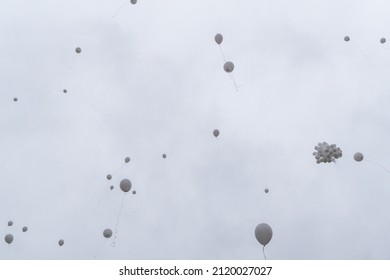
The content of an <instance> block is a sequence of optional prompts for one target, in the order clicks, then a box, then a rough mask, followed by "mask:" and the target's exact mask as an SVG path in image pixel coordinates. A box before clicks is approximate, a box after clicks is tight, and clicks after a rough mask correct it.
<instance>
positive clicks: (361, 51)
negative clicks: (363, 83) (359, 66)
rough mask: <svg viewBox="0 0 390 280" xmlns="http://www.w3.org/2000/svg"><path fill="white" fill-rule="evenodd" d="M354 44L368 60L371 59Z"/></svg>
mask: <svg viewBox="0 0 390 280" xmlns="http://www.w3.org/2000/svg"><path fill="white" fill-rule="evenodd" d="M352 44H353V45H354V46H355V47H356V48H357V49H358V50H359V51H360V52H361V53H362V54H363V55H364V56H365V57H366V58H367V59H370V58H369V57H368V56H367V55H366V54H365V53H364V52H363V51H362V50H361V49H360V48H359V46H358V45H357V44H356V43H355V42H354V41H352Z"/></svg>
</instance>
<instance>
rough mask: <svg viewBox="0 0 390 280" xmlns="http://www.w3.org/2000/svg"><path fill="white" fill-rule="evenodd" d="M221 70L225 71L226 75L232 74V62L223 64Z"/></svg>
mask: <svg viewBox="0 0 390 280" xmlns="http://www.w3.org/2000/svg"><path fill="white" fill-rule="evenodd" d="M223 70H225V72H227V73H231V72H233V70H234V64H233V62H231V61H227V62H225V64H224V65H223Z"/></svg>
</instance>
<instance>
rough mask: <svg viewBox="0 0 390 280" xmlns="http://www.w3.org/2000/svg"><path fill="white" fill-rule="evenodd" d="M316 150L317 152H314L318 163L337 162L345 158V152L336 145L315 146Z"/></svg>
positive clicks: (320, 144) (322, 144) (321, 144)
mask: <svg viewBox="0 0 390 280" xmlns="http://www.w3.org/2000/svg"><path fill="white" fill-rule="evenodd" d="M314 149H315V150H316V152H313V156H314V157H315V159H316V162H317V163H321V162H324V163H327V162H328V163H329V162H336V159H338V158H340V157H342V156H343V152H342V151H341V150H340V148H338V147H337V146H336V145H335V144H332V145H329V144H328V143H326V142H322V143H318V146H315V147H314Z"/></svg>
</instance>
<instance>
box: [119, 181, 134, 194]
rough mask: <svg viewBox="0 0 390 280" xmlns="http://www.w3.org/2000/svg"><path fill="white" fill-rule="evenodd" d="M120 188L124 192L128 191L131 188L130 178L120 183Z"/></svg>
mask: <svg viewBox="0 0 390 280" xmlns="http://www.w3.org/2000/svg"><path fill="white" fill-rule="evenodd" d="M119 186H120V188H121V190H122V191H124V192H128V191H129V190H130V189H131V182H130V180H129V179H123V180H122V181H121V182H120V184H119Z"/></svg>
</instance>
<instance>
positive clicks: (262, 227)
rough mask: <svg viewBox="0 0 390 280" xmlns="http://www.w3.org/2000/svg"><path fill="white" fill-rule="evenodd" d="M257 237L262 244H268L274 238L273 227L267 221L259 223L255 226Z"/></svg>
mask: <svg viewBox="0 0 390 280" xmlns="http://www.w3.org/2000/svg"><path fill="white" fill-rule="evenodd" d="M255 237H256V239H257V241H259V243H260V244H261V245H263V246H265V245H267V244H268V243H269V242H270V241H271V238H272V228H271V227H270V226H269V225H268V224H266V223H262V224H259V225H257V227H256V228H255Z"/></svg>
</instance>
